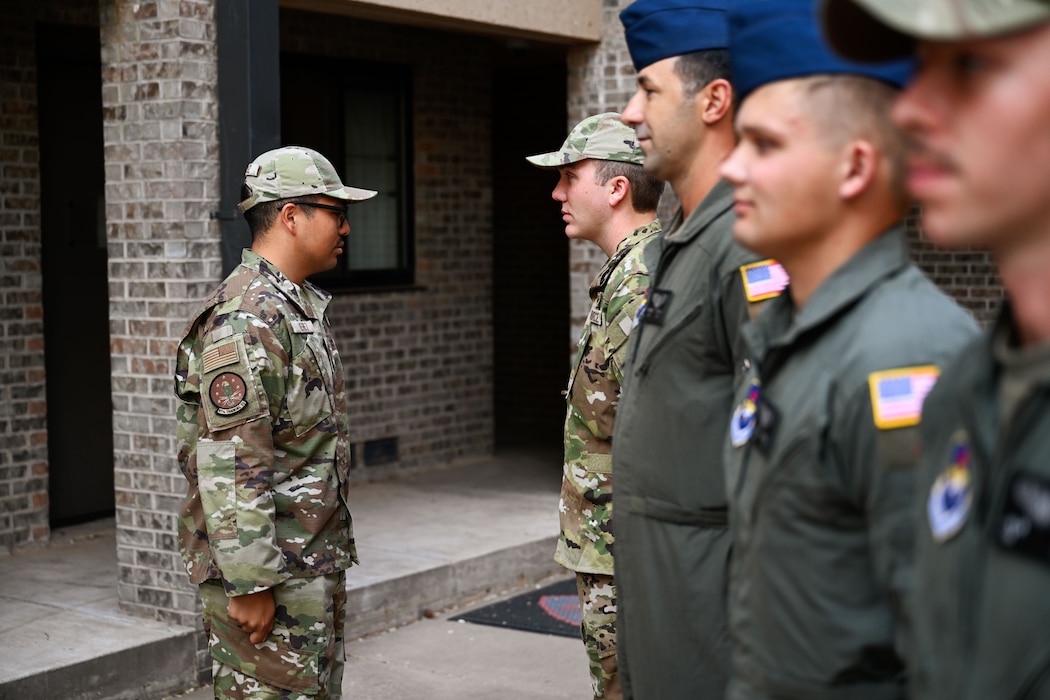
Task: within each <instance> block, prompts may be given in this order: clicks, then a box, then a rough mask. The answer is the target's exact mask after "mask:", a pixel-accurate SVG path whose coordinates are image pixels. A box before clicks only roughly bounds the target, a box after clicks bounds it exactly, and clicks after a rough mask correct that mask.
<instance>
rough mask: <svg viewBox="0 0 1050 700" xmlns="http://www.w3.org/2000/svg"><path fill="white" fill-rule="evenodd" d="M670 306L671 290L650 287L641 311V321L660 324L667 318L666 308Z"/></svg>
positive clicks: (655, 324)
mask: <svg viewBox="0 0 1050 700" xmlns="http://www.w3.org/2000/svg"><path fill="white" fill-rule="evenodd" d="M670 306H671V291H670V290H668V289H650V290H649V294H648V297H647V298H646V301H645V306H644V307H643V311H642V323H651V324H653V325H654V326H662V325H663V323H664V319H665V318H667V309H668V308H669V307H670Z"/></svg>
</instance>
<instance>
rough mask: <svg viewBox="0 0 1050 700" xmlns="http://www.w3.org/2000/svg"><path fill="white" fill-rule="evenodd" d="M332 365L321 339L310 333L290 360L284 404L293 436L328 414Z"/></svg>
mask: <svg viewBox="0 0 1050 700" xmlns="http://www.w3.org/2000/svg"><path fill="white" fill-rule="evenodd" d="M333 379H334V365H333V364H332V360H331V357H330V356H329V355H328V351H327V348H325V346H324V340H323V339H321V338H316V337H314V336H311V337H310V338H309V339H308V340H307V342H306V343H305V344H304V345H303V348H302V349H301V351H300V352H299V354H298V355H296V356H295V358H294V359H293V360H292V367H291V371H290V372H289V376H288V383H287V385H286V391H285V405H286V406H287V409H288V417H289V418H290V419H291V421H292V426H293V427H294V429H295V435H296V437H302V436H303V435H305V434H306V433H307V432H309V431H310V430H313V429H314V428H315V427H316V426H317V425H318V424H319V423H320V422H321V421H323V420H325V419H326V418H328V417H329V416H331V415H332V391H333V389H332V385H333Z"/></svg>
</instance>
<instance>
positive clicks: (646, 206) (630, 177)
mask: <svg viewBox="0 0 1050 700" xmlns="http://www.w3.org/2000/svg"><path fill="white" fill-rule="evenodd" d="M594 163H595V168H594V180H595V182H597V183H598V184H599V185H604V184H605V183H606V182H608V181H609V180H611V179H613V178H614V177H625V178H627V181H628V182H629V183H631V206H632V207H634V210H635V211H637V212H647V211H656V206H657V205H658V204H659V203H660V195H662V194H663V192H664V181H663V180H659V179H657V178H655V177H653V176H652V175H650V174H649V173H647V172H645V169H644V168H643V167H642V166H641V165H639V164H637V163H624V162H623V161H619V160H595V161H594Z"/></svg>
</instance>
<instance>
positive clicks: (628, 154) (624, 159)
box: [525, 112, 645, 168]
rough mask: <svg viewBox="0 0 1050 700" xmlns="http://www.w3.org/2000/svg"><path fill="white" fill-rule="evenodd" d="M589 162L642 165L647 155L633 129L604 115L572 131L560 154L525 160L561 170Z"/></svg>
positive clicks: (613, 116)
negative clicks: (609, 161) (573, 164)
mask: <svg viewBox="0 0 1050 700" xmlns="http://www.w3.org/2000/svg"><path fill="white" fill-rule="evenodd" d="M588 158H591V159H593V160H617V161H620V162H621V163H635V164H636V165H641V164H642V162H643V161H644V160H645V153H643V152H642V149H641V148H639V147H638V137H637V136H636V135H635V133H634V129H633V128H632V127H629V126H627V125H625V124H624V123H623V122H621V121H620V114H619V113H618V112H602V113H601V114H595V115H593V116H590V117H587V118H586V119H584V120H583V121H582V122H580V123H579V124H577V125H576V126H575V127H573V129H572V131H570V132H569V137H568V138H567V139H565V143H563V144H562V145H561V148H560V149H559V150H557V151H551V152H550V153H540V154H538V155H535V156H528V157H527V158H526V159H525V160H527V161H529V162H530V163H532V164H533V165H535V166H536V167H539V168H558V167H561V166H562V165H568V164H569V163H575V162H577V161H581V160H587V159H588Z"/></svg>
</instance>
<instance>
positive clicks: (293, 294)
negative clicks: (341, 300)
mask: <svg viewBox="0 0 1050 700" xmlns="http://www.w3.org/2000/svg"><path fill="white" fill-rule="evenodd" d="M241 265H243V266H244V267H247V268H248V269H250V270H255V271H257V272H258V273H259V274H260V275H262V276H263V277H265V278H266V279H268V280H270V282H271V283H273V285H274V286H275V287H277V288H278V289H280V290H281V291H282V292H284V294H285V296H287V297H288V299H289V301H291V302H292V303H294V304H295V305H296V306H298V307H299V309H300V310H301V311H302V312H303V313H304V314H305V315H306V316H307V318H311V319H314V320H318V319H320V318H322V317H323V316H324V312H325V309H327V308H328V302H329V301H331V299H332V295H331V294H329V293H328V292H326V291H324V290H323V289H320V288H319V287H317V286H316V285H314V284H313V283H312V282H310V281H309V280H306V281H304V282H303V283H302V284H301V285H299V284H296V283H295V282H293V281H291V280H290V279H288V278H287V277H285V275H284V273H283V272H281V271H280V270H279V269H278V268H277V266H276V265H274V264H273V263H271V262H270V261H269V260H267V259H266V258H264V257H262V256H261V255H259V254H258V253H256V252H255V251H253V250H251V249H250V248H245V249H244V250H243V251H242V252H241Z"/></svg>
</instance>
